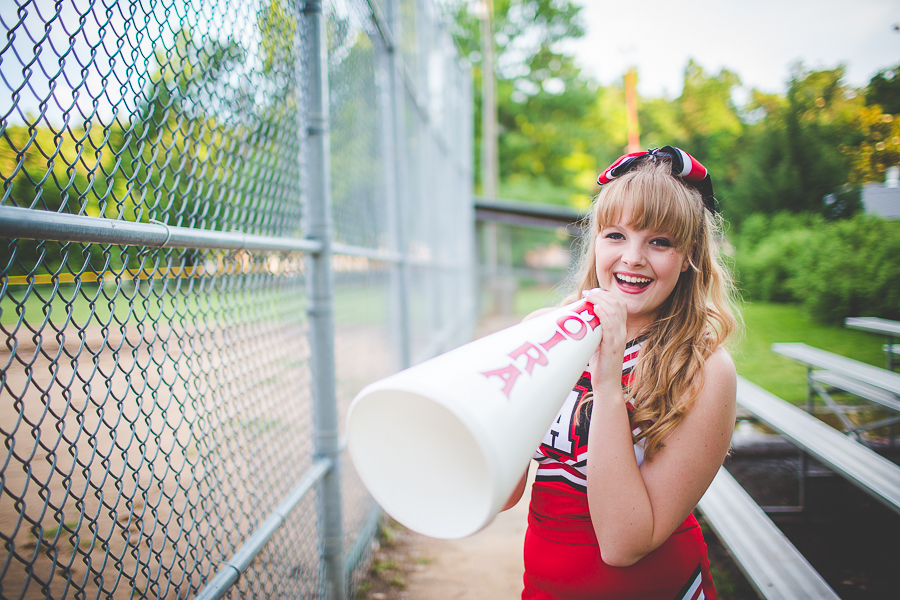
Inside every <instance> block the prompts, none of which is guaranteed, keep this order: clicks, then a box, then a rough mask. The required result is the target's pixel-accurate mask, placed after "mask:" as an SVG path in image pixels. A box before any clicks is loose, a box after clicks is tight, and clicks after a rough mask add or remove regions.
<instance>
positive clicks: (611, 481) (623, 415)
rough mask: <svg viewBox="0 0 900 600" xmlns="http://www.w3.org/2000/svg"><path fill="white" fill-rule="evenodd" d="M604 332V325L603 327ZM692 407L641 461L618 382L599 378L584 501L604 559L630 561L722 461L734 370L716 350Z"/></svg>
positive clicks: (684, 511)
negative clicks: (662, 442) (652, 454)
mask: <svg viewBox="0 0 900 600" xmlns="http://www.w3.org/2000/svg"><path fill="white" fill-rule="evenodd" d="M604 333H605V332H604ZM704 375H705V383H704V386H703V388H702V390H701V392H700V395H699V396H698V398H697V400H696V401H695V403H694V406H693V408H692V410H691V411H690V412H689V413H688V414H687V416H685V418H684V419H683V420H682V422H681V423H680V424H679V425H678V427H677V429H676V430H675V431H673V432H672V433H671V434H670V435H669V436H668V438H667V439H666V441H665V446H664V447H663V448H662V449H661V450H660V451H659V452H658V453H657V454H656V456H655V457H654V458H653V460H651V461H647V462H645V463H644V464H643V465H642V466H641V467H640V468H639V467H638V465H637V460H636V459H635V456H634V450H633V446H632V440H631V431H630V425H629V422H628V413H627V409H626V407H625V405H624V402H623V401H622V391H621V387H620V384H619V382H618V381H616V382H615V385H610V381H609V378H606V379H605V380H601V381H598V382H597V383H598V384H599V385H600V386H601V389H600V390H598V389H595V390H594V405H593V408H592V417H591V429H590V438H589V442H588V448H589V449H588V452H589V458H588V503H589V506H590V511H591V520H592V522H593V524H594V530H595V532H596V534H597V539H598V540H599V542H600V549H601V554H602V557H603V560H604V561H605V562H606V563H607V564H610V565H612V566H628V565H631V564H634V563H635V562H637V561H638V560H640V559H641V558H643V557H644V556H645V555H647V554H648V553H649V552H651V551H653V550H655V549H656V548H658V547H659V546H660V545H662V543H663V542H665V541H666V540H667V539H668V538H669V536H670V535H672V532H673V531H675V528H676V527H678V525H679V524H680V523H682V522H683V521H684V519H686V518H687V516H688V515H689V514H690V512H691V511H692V510H693V509H694V507H695V506H696V504H697V502H698V501H699V500H700V498H701V497H702V496H703V494H704V492H705V491H706V489H707V488H708V487H709V484H710V483H711V482H712V480H713V478H714V477H715V474H716V471H717V470H718V468H719V466H721V464H722V461H723V460H724V458H725V455H726V453H727V452H728V448H729V445H730V442H731V433H732V431H733V428H734V419H735V406H736V403H735V394H736V392H735V389H736V374H735V369H734V364H733V362H732V361H731V357H730V356H729V355H728V353H727V352H726V351H725V350H724V349H719V350H718V351H716V352H715V353H714V354H713V355H712V356H710V357H709V359H707V361H706V364H705V366H704Z"/></svg>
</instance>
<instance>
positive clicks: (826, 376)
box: [810, 371, 900, 412]
mask: <svg viewBox="0 0 900 600" xmlns="http://www.w3.org/2000/svg"><path fill="white" fill-rule="evenodd" d="M810 377H812V378H813V379H814V380H815V381H818V382H820V383H824V384H825V385H830V386H831V387H835V388H838V389H841V390H844V391H845V392H850V393H851V394H854V395H856V396H859V397H860V398H865V399H866V400H869V401H870V402H875V403H876V404H880V405H881V406H884V407H885V408H890V409H891V410H896V411H898V412H900V401H898V400H897V396H895V395H894V394H891V393H890V392H885V391H884V390H882V389H881V388H877V387H875V386H873V385H869V384H868V383H863V382H862V381H859V380H857V379H851V378H849V377H847V376H845V375H841V374H839V373H835V372H834V371H813V372H812V373H810Z"/></svg>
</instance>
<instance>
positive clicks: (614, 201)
mask: <svg viewBox="0 0 900 600" xmlns="http://www.w3.org/2000/svg"><path fill="white" fill-rule="evenodd" d="M610 200H611V201H610V202H607V203H604V204H603V205H601V206H598V212H597V226H598V229H599V230H602V229H603V228H605V227H619V228H627V229H628V230H630V231H635V232H642V233H643V232H647V233H648V234H653V235H663V236H666V237H668V238H670V239H671V240H672V241H673V242H675V245H676V246H678V249H679V250H680V251H684V250H685V249H686V248H687V247H688V246H690V245H691V243H692V240H693V239H694V237H695V236H696V231H695V230H696V227H692V223H691V220H692V219H690V217H689V215H686V214H684V211H681V210H678V209H677V208H676V206H677V205H676V203H672V202H671V201H669V202H667V201H665V200H664V201H662V202H660V201H659V198H656V199H651V200H648V199H646V198H642V197H640V196H639V197H638V198H637V200H636V201H635V200H633V199H632V198H631V195H630V194H623V195H621V196H618V197H614V198H611V199H610ZM666 200H668V199H666ZM686 217H687V218H686Z"/></svg>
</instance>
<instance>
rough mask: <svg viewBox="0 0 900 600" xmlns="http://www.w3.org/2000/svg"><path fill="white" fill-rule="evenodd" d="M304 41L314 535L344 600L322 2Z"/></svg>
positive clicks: (310, 2) (334, 590) (330, 589)
mask: <svg viewBox="0 0 900 600" xmlns="http://www.w3.org/2000/svg"><path fill="white" fill-rule="evenodd" d="M303 13H304V16H305V24H306V34H307V40H308V43H309V51H310V54H309V63H308V64H307V73H306V80H307V82H308V83H307V85H308V87H307V90H308V98H307V103H306V104H307V111H308V112H307V127H308V130H307V145H306V152H307V154H306V166H307V168H306V176H305V178H304V179H305V182H304V183H305V189H304V192H305V193H304V210H305V214H304V222H305V229H306V234H307V237H308V238H310V239H312V240H315V241H318V242H320V243H321V244H322V250H321V251H320V252H318V253H316V254H308V255H307V257H306V268H307V270H306V278H307V279H306V286H307V288H306V289H307V292H306V293H307V314H308V315H309V343H310V359H309V361H310V368H311V370H312V397H313V427H314V432H313V438H314V451H315V454H316V457H318V458H328V459H331V461H332V468H331V470H330V471H329V473H328V474H327V475H326V476H325V478H324V479H323V480H322V484H321V485H320V486H319V494H318V511H319V535H320V539H321V544H322V556H323V560H324V561H325V577H326V586H327V590H326V596H327V598H329V599H331V600H346V598H347V577H346V574H345V572H344V557H343V553H344V552H343V543H344V541H343V538H344V532H343V524H342V518H341V504H342V503H341V464H340V458H341V457H340V442H339V440H338V412H337V393H336V390H335V359H334V274H333V273H332V270H331V256H332V249H331V243H332V235H333V234H332V231H333V228H332V222H331V157H330V153H331V148H330V143H329V131H328V129H329V113H328V49H327V45H326V43H327V42H326V37H325V15H324V13H323V8H322V0H306V4H305V6H304V10H303Z"/></svg>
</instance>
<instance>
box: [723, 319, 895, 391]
mask: <svg viewBox="0 0 900 600" xmlns="http://www.w3.org/2000/svg"><path fill="white" fill-rule="evenodd" d="M743 315H744V323H745V325H746V330H745V331H744V336H743V339H740V340H738V343H737V344H735V345H734V346H733V347H732V355H733V356H734V361H735V363H736V364H737V370H738V374H740V375H741V376H742V377H744V378H745V379H748V380H750V381H752V382H753V383H755V384H757V385H759V386H761V387H763V388H765V389H767V390H769V391H770V392H772V393H773V394H775V395H777V396H779V397H780V398H783V399H785V400H787V401H789V402H793V403H796V404H801V403H804V402H806V368H805V367H802V366H800V365H798V364H797V363H795V362H793V361H791V360H789V359H787V358H783V357H781V356H778V355H777V354H775V353H774V352H772V349H771V346H772V344H774V343H776V342H803V343H805V344H808V345H810V346H815V347H816V348H821V349H822V350H828V351H829V352H834V353H835V354H840V355H841V356H846V357H848V358H853V359H856V360H858V361H861V362H864V363H868V364H871V365H875V366H877V367H884V353H883V352H882V351H881V346H882V345H883V344H884V342H885V339H884V337H883V336H880V335H875V334H870V333H865V332H863V331H856V330H853V329H848V328H847V327H844V326H843V325H822V324H820V323H817V322H815V321H813V320H812V319H811V318H810V317H809V316H808V315H806V314H805V313H804V312H803V311H802V310H801V309H800V308H799V307H798V306H797V305H793V304H770V303H765V302H754V303H752V304H748V305H746V306H745V307H744V310H743ZM860 316H863V315H860Z"/></svg>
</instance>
